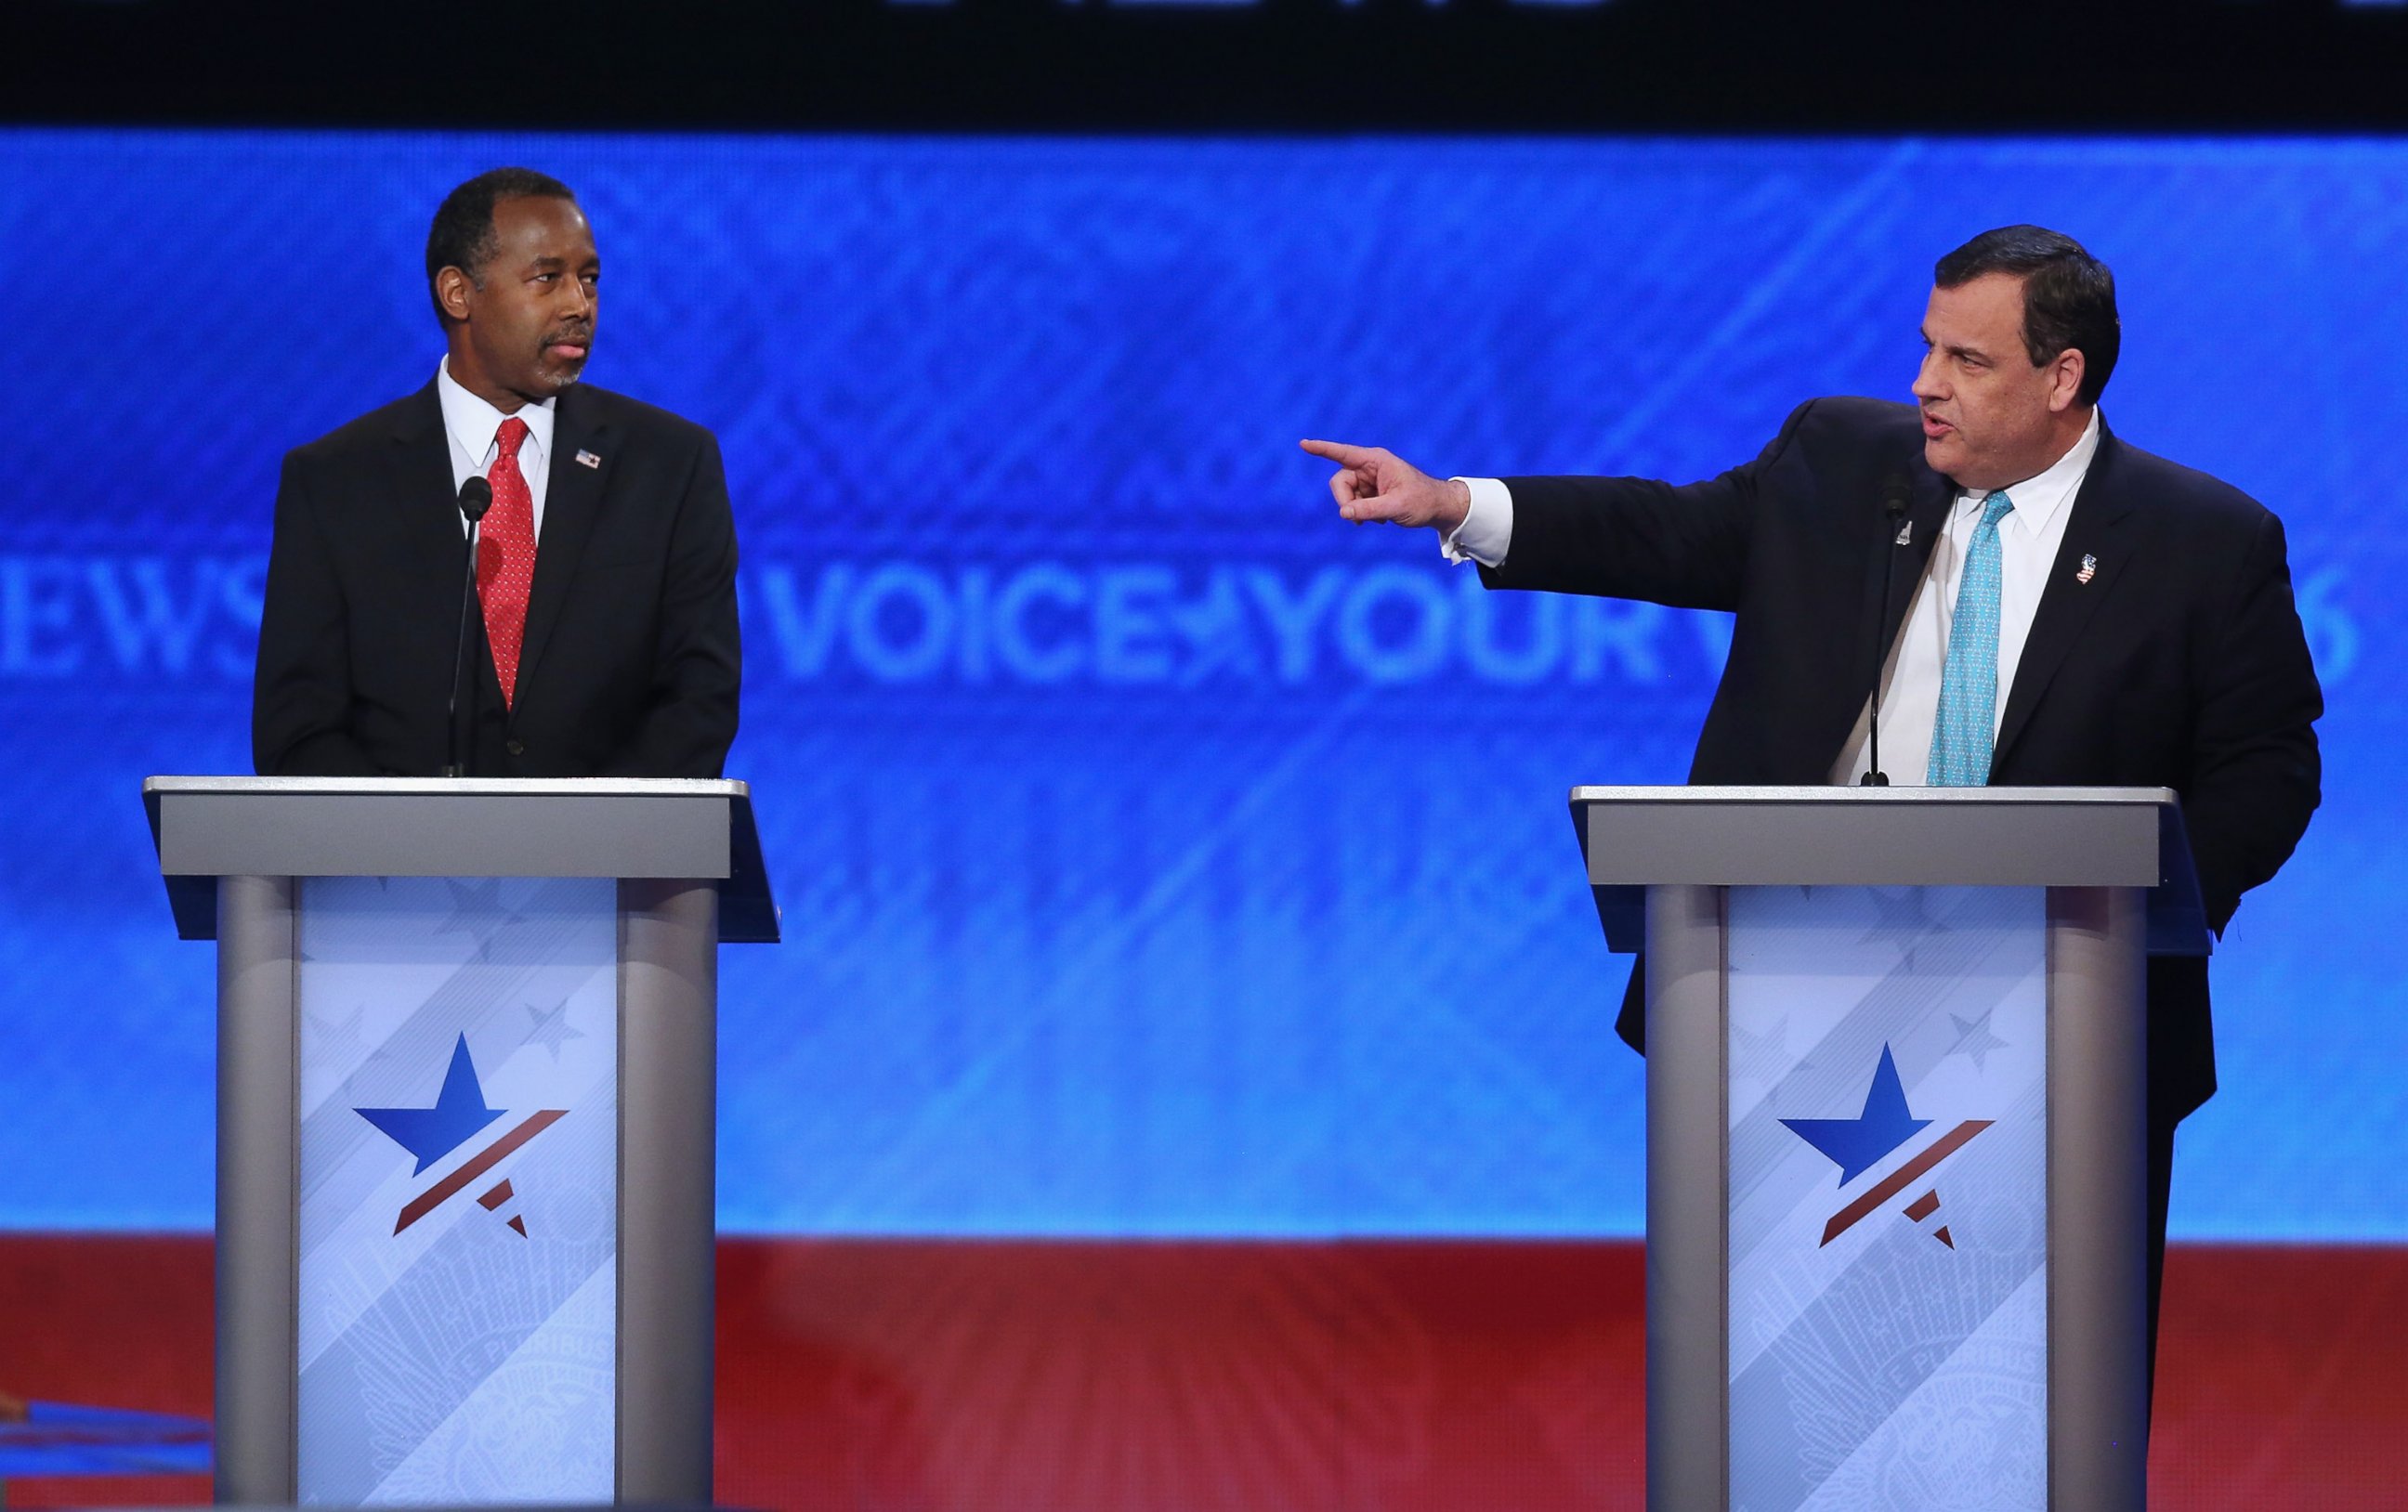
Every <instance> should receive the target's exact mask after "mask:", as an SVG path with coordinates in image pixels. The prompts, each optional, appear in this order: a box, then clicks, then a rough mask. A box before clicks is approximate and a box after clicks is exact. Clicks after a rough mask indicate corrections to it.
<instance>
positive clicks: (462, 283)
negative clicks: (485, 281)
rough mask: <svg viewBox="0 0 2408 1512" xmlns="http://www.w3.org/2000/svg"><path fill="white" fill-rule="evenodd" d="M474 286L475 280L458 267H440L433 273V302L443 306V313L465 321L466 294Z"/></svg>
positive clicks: (472, 289)
mask: <svg viewBox="0 0 2408 1512" xmlns="http://www.w3.org/2000/svg"><path fill="white" fill-rule="evenodd" d="M476 287H477V284H476V280H475V279H473V278H469V277H468V275H467V274H466V273H464V272H462V271H461V270H460V269H458V268H453V267H447V268H443V269H440V270H439V271H437V273H436V275H435V302H436V303H437V305H440V306H441V307H443V313H444V314H446V315H448V316H450V317H452V319H453V320H455V321H465V320H466V319H467V318H468V295H469V294H470V293H472V292H475V290H476Z"/></svg>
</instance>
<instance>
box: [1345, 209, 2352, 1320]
mask: <svg viewBox="0 0 2408 1512" xmlns="http://www.w3.org/2000/svg"><path fill="white" fill-rule="evenodd" d="M1934 283H1935V285H1936V286H1935V287H1934V289H1933V290H1932V292H1931V297H1930V303H1929V306H1928V309H1927V312H1926V314H1925V318H1924V325H1923V338H1924V347H1925V352H1924V358H1923V364H1922V368H1921V371H1920V372H1919V373H1918V374H1917V375H1916V378H1915V381H1914V398H1915V401H1916V403H1915V405H1914V407H1909V406H1906V405H1900V404H1887V403H1883V402H1880V401H1876V400H1871V399H1818V400H1813V401H1811V402H1809V403H1807V404H1804V405H1801V406H1800V407H1799V408H1798V409H1797V410H1796V411H1794V412H1793V413H1792V414H1791V415H1790V416H1789V419H1788V421H1786V422H1785V424H1784V425H1783V426H1782V428H1781V433H1780V435H1776V436H1775V437H1774V438H1773V439H1772V441H1771V442H1770V444H1769V445H1768V446H1766V447H1765V449H1763V451H1762V452H1761V453H1760V454H1758V455H1757V456H1756V459H1755V460H1754V461H1752V462H1749V463H1746V464H1742V465H1741V466H1738V467H1735V468H1733V469H1732V470H1730V471H1729V472H1727V473H1725V474H1723V475H1722V476H1720V477H1718V478H1711V479H1709V480H1707V481H1705V482H1701V483H1693V484H1689V485H1686V486H1683V487H1674V486H1672V485H1670V484H1667V483H1660V482H1653V481H1648V480H1644V479H1638V478H1501V479H1499V478H1432V477H1429V476H1427V475H1426V474H1424V473H1423V472H1421V471H1420V470H1419V469H1417V468H1415V467H1413V466H1412V465H1411V464H1407V463H1406V462H1404V461H1402V460H1401V459H1399V458H1398V457H1397V456H1395V455H1394V454H1392V453H1390V452H1387V451H1384V450H1381V449H1373V448H1363V447H1355V446H1347V445H1341V444H1338V443H1333V442H1325V441H1307V442H1305V443H1304V447H1305V449H1306V450H1308V451H1311V452H1312V453H1314V454H1315V455H1318V456H1322V457H1326V458H1328V459H1329V460H1331V461H1333V462H1336V463H1337V464H1339V465H1340V471H1339V472H1338V473H1337V475H1336V476H1335V477H1333V478H1331V479H1330V485H1329V486H1330V492H1331V493H1332V494H1333V495H1334V496H1335V498H1336V500H1337V502H1338V506H1339V513H1340V515H1341V516H1342V517H1343V518H1345V519H1348V520H1352V521H1357V522H1368V521H1388V522H1390V523H1394V524H1399V525H1412V526H1424V525H1426V526H1429V527H1431V528H1433V529H1435V530H1436V531H1438V533H1439V535H1440V537H1441V543H1442V547H1443V549H1444V551H1445V553H1446V555H1447V556H1448V558H1449V559H1450V560H1455V561H1463V560H1466V559H1469V560H1471V561H1474V562H1476V563H1479V571H1480V576H1481V580H1482V581H1483V582H1484V583H1485V584H1486V585H1487V586H1488V587H1490V588H1522V589H1542V590H1550V591H1554V592H1573V593H1593V594H1606V595H1611V596H1614V597H1624V598H1637V599H1646V600H1650V601H1653V602H1656V603H1659V604H1666V605H1672V606H1680V607H1686V608H1707V609H1721V610H1727V611H1730V612H1732V613H1733V614H1734V615H1735V616H1736V621H1735V624H1734V627H1733V633H1732V638H1731V647H1730V657H1729V661H1728V663H1727V665H1726V666H1725V668H1724V672H1723V678H1722V681H1721V684H1720V685H1719V687H1717V689H1716V690H1715V692H1714V697H1713V705H1712V706H1711V708H1710V709H1709V711H1708V713H1707V715H1706V721H1705V726H1704V729H1703V730H1702V732H1701V733H1700V735H1699V740H1698V748H1697V754H1696V758H1695V760H1694V762H1693V763H1692V765H1691V768H1690V774H1689V775H1690V780H1691V781H1692V782H1698V783H1715V784H1756V783H1761V784H1802V783H1817V782H1850V781H1854V780H1855V779H1856V778H1857V777H1860V776H1862V775H1863V774H1864V773H1865V771H1866V770H1867V765H1868V760H1867V745H1868V741H1867V738H1866V735H1867V724H1868V713H1869V708H1870V706H1871V693H1872V692H1873V682H1874V679H1875V678H1876V677H1878V678H1880V679H1881V700H1880V710H1881V742H1880V744H1881V751H1882V756H1883V764H1884V765H1885V767H1886V768H1887V775H1888V776H1889V777H1890V778H1891V779H1892V780H1893V781H1896V782H1899V783H1904V784H1926V783H1928V784H1932V785H1978V784H1982V783H1993V784H2001V785H2007V784H2013V785H2025V786H2031V785H2040V786H2058V785H2065V786H2089V785H2102V786H2103V785H2114V786H2125V785H2129V786H2143V787H2168V788H2171V789H2173V790H2174V791H2175V792H2178V793H2179V794H2181V796H2182V802H2183V812H2184V817H2185V820H2186V823H2187V825H2188V827H2189V831H2190V836H2191V846H2192V851H2193V854H2194V857H2195V859H2196V861H2197V863H2198V866H2199V879H2200V892H2201V893H2202V895H2203V898H2204V901H2205V904H2206V908H2207V913H2208V920H2209V923H2210V924H2211V925H2212V926H2213V927H2214V929H2215V930H2216V931H2217V932H2218V933H2221V932H2222V930H2223V929H2224V926H2225V925H2226V923H2227V922H2228V921H2229V920H2230V919H2231V917H2232V913H2233V910H2234V909H2235V907H2237V906H2238V905H2239V903H2240V900H2241V895H2242V893H2243V892H2246V891H2247V890H2248V889H2250V888H2252V887H2255V886H2257V884H2258V883H2260V882H2263V881H2265V880H2266V879H2267V878H2268V877H2272V876H2273V875H2274V872H2275V869H2276V868H2277V867H2279V866H2280V865H2281V864H2282V863H2283V862H2284V861H2285V860H2286V858H2287V857H2288V856H2289V855H2290V853H2291V850H2292V849H2293V847H2295V846H2296V845H2297V844H2298V843H2299V839H2300V835H2301V834H2303V833H2304V832H2305V830H2306V828H2307V823H2308V817H2309V815H2310V814H2311V813H2312V812H2314V810H2315V806H2316V803H2317V797H2318V773H2319V768H2318V762H2317V754H2316V739H2315V731H2314V728H2313V724H2314V721H2315V720H2316V718H2317V717H2318V716H2319V715H2320V714H2321V713H2322V712H2323V700H2322V696H2321V694H2320V692H2319V691H2318V688H2317V685H2316V678H2315V669H2314V667H2313V666H2312V665H2311V663H2310V661H2309V657H2308V649H2307V644H2306V640H2305V637H2304V635H2303V634H2302V632H2301V629H2300V619H2299V614H2298V611H2297V609H2296V608H2295V606H2294V605H2293V603H2292V597H2291V586H2290V574H2289V569H2288V566H2287V563H2286V558H2285V549H2284V538H2283V528H2282V525H2281V522H2280V521H2277V520H2276V519H2275V518H2274V516H2273V515H2272V514H2271V513H2269V512H2268V511H2267V510H2266V509H2265V508H2264V507H2263V506H2260V505H2258V504H2257V502H2256V501H2255V500H2253V499H2251V498H2249V497H2248V496H2247V495H2245V494H2243V493H2242V492H2240V491H2239V490H2237V489H2234V488H2232V487H2231V486H2229V484H2225V483H2222V482H2219V481H2217V480H2216V479H2214V478H2209V477H2207V476H2206V475H2204V474H2201V473H2198V472H2194V471H2192V470H2190V469H2188V468H2186V467H2182V466H2178V465H2176V464H2173V463H2170V462H2167V461H2165V460H2164V459H2162V458H2159V457H2155V456H2152V455H2150V454H2149V453H2147V452H2145V451H2143V450H2141V449H2138V448H2136V447H2131V446H2128V445H2126V444H2124V443H2123V442H2122V441H2120V440H2118V439H2117V438H2116V436H2115V435H2114V433H2113V432H2111V431H2110V430H2109V429H2108V427H2107V425H2106V422H2105V421H2104V420H2103V419H2102V418H2101V416H2100V411H2099V399H2100V392H2101V391H2102V390H2104V389H2105V388H2106V386H2107V379H2108V378H2109V376H2110V374H2111V373H2112V372H2113V371H2114V364H2115V357H2116V351H2117V346H2118V340H2119V335H2120V332H2119V326H2118V322H2117V318H2116V313H2115V292H2114V278H2113V277H2112V275H2111V274H2110V273H2109V272H2108V270H2107V268H2106V266H2105V265H2104V264H2101V263H2100V262H2099V261H2098V260H2097V259H2095V258H2093V257H2091V256H2090V254H2089V253H2088V252H2086V251H2085V250H2083V249H2082V247H2081V246H2080V245H2079V244H2077V243H2076V242H2074V241H2073V240H2072V239H2071V237H2068V236H2064V235H2059V234H2057V233H2056V232H2052V231H2045V230H2042V229H2041V228H2039V227H2035V226H2011V227H2006V228H2004V229H2001V230H1998V231H1992V232H1987V233H1985V234H1984V235H1980V236H1976V237H1975V238H1973V239H1972V240H1971V241H1970V242H1968V243H1966V244H1965V245H1964V246H1963V247H1960V248H1958V249H1957V250H1955V251H1953V252H1950V253H1949V254H1948V255H1947V256H1946V257H1943V258H1942V259H1941V260H1940V263H1939V264H1938V267H1937V268H1936V270H1935V278H1934ZM1885 498H1895V499H1901V500H1902V501H1903V502H1904V503H1905V505H1906V512H1905V515H1904V518H1903V520H1902V521H1896V522H1893V521H1891V520H1890V519H1889V518H1888V516H1887V514H1886V512H1885ZM1900 526H1902V527H1903V530H1904V535H1903V537H1902V539H1903V544H1902V545H1899V546H1897V547H1895V548H1894V549H1891V548H1886V547H1885V542H1889V541H1891V540H1893V539H1899V538H1900V537H1899V536H1897V535H1894V532H1895V531H1896V530H1897V529H1898V528H1899V527H1900ZM1885 549H1888V550H1890V551H1891V553H1892V559H1893V567H1892V575H1893V576H1892V582H1893V585H1894V587H1893V588H1892V590H1891V591H1890V592H1888V594H1887V598H1888V606H1889V618H1888V620H1887V621H1886V622H1880V608H1881V603H1882V598H1883V596H1884V595H1883V589H1882V584H1881V578H1880V576H1879V573H1878V571H1877V570H1876V567H1875V557H1874V553H1876V552H1878V551H1882V550H1885ZM1875 648H1879V649H1880V655H1879V659H1878V660H1879V665H1878V668H1876V664H1875V663H1876V656H1875V654H1874V649H1875ZM2206 971H2207V963H2206V962H2205V961H2204V960H2201V959H2198V958H2191V957H2153V958H2151V960H2150V962H2149V967H2148V999H2149V1002H2148V1009H2149V1104H2150V1106H2149V1134H2150V1139H2149V1143H2150V1152H2149V1153H2150V1187H2151V1200H2152V1207H2153V1224H2154V1226H2153V1234H2152V1243H2151V1255H2150V1289H2149V1302H2150V1308H2149V1310H2150V1329H2151V1335H2152V1338H2153V1339H2154V1337H2155V1332H2156V1319H2157V1283H2158V1278H2159V1275H2160V1272H2161V1267H2162V1263H2163V1255H2164V1235H2165V1219H2166V1204H2167V1195H2168V1190H2169V1182H2170V1177H2171V1163H2172V1150H2173V1130H2174V1125H2175V1124H2176V1122H2178V1121H2179V1120H2181V1119H2182V1118H2183V1117H2184V1116H2185V1115H2186V1114H2187V1113H2189V1112H2190V1111H2191V1110H2192V1109H2193V1108H2196V1107H2197V1106H2198V1105H2200V1103H2202V1102H2204V1101H2205V1100H2206V1099H2207V1098H2208V1096H2209V1095H2210V1094H2211V1093H2212V1092H2213V1091H2214V1088H2215V1068H2214V1049H2213V1046H2212V1043H2211V1039H2210V1034H2209V1027H2208V993H2207V975H2206ZM1619 1028H1620V1030H1621V1032H1622V1034H1623V1036H1624V1037H1625V1038H1626V1039H1627V1040H1628V1041H1629V1042H1630V1043H1631V1044H1632V1045H1633V1046H1634V1047H1637V1048H1644V1044H1645V1028H1644V1024H1643V1023H1642V1021H1641V999H1640V995H1639V993H1638V991H1637V990H1636V982H1635V980H1634V984H1633V991H1632V992H1631V993H1630V994H1629V995H1628V997H1627V999H1626V1001H1625V1006H1624V1009H1623V1015H1622V1020H1621V1022H1620V1024H1619Z"/></svg>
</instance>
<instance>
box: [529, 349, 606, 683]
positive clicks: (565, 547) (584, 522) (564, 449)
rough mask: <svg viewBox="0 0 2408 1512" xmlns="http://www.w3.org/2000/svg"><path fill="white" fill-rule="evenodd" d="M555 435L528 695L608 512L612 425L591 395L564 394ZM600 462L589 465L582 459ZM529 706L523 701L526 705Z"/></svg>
mask: <svg viewBox="0 0 2408 1512" xmlns="http://www.w3.org/2000/svg"><path fill="white" fill-rule="evenodd" d="M555 416H556V420H555V423H554V424H553V426H552V456H551V457H550V459H549V460H548V463H547V465H548V466H549V467H550V468H551V473H550V481H548V482H547V483H546V484H545V486H544V498H543V532H542V534H541V535H539V536H538V537H537V540H536V547H535V585H534V587H533V588H531V589H530V590H528V592H527V619H526V639H525V641H524V643H523V647H522V649H521V651H520V655H519V690H520V692H521V694H522V695H523V694H524V692H525V690H526V689H527V688H528V686H529V685H530V682H531V681H532V677H533V674H534V673H535V672H536V670H537V669H538V668H539V667H540V666H541V665H542V663H543V652H544V648H545V646H546V645H548V644H549V643H550V642H551V639H552V630H553V627H555V626H556V625H558V624H559V622H560V611H561V607H562V606H563V605H565V604H566V603H567V601H568V585H569V584H570V582H571V581H572V580H574V579H575V578H576V576H577V564H578V563H579V562H580V561H581V560H582V558H583V557H584V555H585V546H586V543H587V542H588V541H590V540H592V539H593V536H594V522H595V520H597V519H598V518H600V516H601V512H602V488H603V485H604V484H605V483H607V482H609V477H610V464H611V454H610V453H611V448H610V447H609V435H610V429H611V428H610V425H609V421H597V420H595V418H594V416H593V415H592V414H591V413H590V406H589V405H588V404H587V403H586V392H585V391H584V390H583V389H581V388H579V387H576V386H574V385H572V386H570V387H569V388H567V389H565V390H563V391H562V392H561V395H560V403H559V404H558V405H557V406H556V407H555ZM581 454H583V455H589V456H593V457H595V458H597V459H598V463H599V464H598V465H595V466H588V465H586V464H584V463H581V462H579V461H578V460H577V459H578V457H579V456H580V455H581ZM522 701H523V700H522Z"/></svg>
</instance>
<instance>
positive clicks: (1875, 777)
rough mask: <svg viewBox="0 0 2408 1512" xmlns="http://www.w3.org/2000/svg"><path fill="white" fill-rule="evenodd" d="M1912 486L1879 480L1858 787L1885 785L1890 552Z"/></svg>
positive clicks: (1897, 476)
mask: <svg viewBox="0 0 2408 1512" xmlns="http://www.w3.org/2000/svg"><path fill="white" fill-rule="evenodd" d="M1912 492H1913V490H1912V488H1911V487H1910V486H1909V484H1908V483H1907V480H1906V475H1904V474H1903V473H1892V474H1890V475H1889V478H1887V480H1885V482H1884V483H1883V484H1882V517H1883V523H1882V529H1883V531H1884V533H1885V542H1884V544H1883V547H1882V553H1881V580H1882V584H1881V618H1880V619H1878V620H1874V621H1873V706H1872V718H1871V721H1870V722H1869V723H1868V725H1867V727H1866V734H1867V735H1868V737H1869V739H1870V745H1869V747H1868V749H1867V760H1866V762H1865V775H1864V776H1863V777H1860V778H1858V779H1857V781H1856V786H1858V787H1860V788H1886V787H1888V786H1889V774H1888V773H1887V772H1885V771H1883V770H1882V760H1881V695H1882V670H1883V669H1884V668H1885V667H1886V666H1887V665H1888V664H1889V579H1890V567H1891V553H1893V552H1895V551H1896V550H1897V549H1898V535H1899V524H1900V522H1902V521H1904V520H1905V519H1906V505H1907V500H1908V498H1909V496H1910V495H1911V494H1912Z"/></svg>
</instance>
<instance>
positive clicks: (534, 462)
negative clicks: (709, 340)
mask: <svg viewBox="0 0 2408 1512" xmlns="http://www.w3.org/2000/svg"><path fill="white" fill-rule="evenodd" d="M435 397H436V398H437V401H439V402H440V403H441V404H442V406H443V434H444V435H447V436H449V437H450V438H451V441H452V490H453V491H454V492H457V491H458V490H459V488H460V485H461V484H463V483H466V481H468V479H470V478H482V477H484V476H485V473H486V471H487V469H489V468H491V467H492V466H493V465H494V459H495V458H496V457H498V456H500V455H501V451H502V448H501V440H500V437H499V435H498V433H499V432H500V430H501V428H502V421H506V420H513V419H516V420H523V421H526V427H527V435H526V439H525V440H523V441H522V442H520V443H519V472H520V474H521V476H523V477H524V478H526V486H527V497H528V498H529V499H530V500H531V501H532V502H533V504H534V506H535V536H536V539H537V540H538V541H541V540H542V539H543V495H544V485H546V484H547V483H549V482H551V481H552V465H551V461H552V400H550V399H546V400H544V401H543V402H542V403H541V404H532V405H523V406H521V407H519V411H518V413H517V414H516V415H515V416H511V415H505V414H503V413H502V412H501V411H500V410H498V409H495V407H493V406H491V405H489V404H487V403H485V401H483V400H482V399H480V398H478V397H477V396H476V395H475V394H473V393H470V392H468V391H467V390H466V389H464V388H462V387H461V386H460V385H459V384H458V383H457V382H455V381H453V379H452V359H451V358H449V357H446V358H444V359H443V361H442V362H441V363H440V364H437V367H436V369H435ZM460 534H461V535H467V534H468V521H466V519H463V520H462V521H460ZM1882 733H1883V734H1884V735H1887V734H1888V733H1889V726H1888V724H1887V723H1884V724H1883V725H1882Z"/></svg>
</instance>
